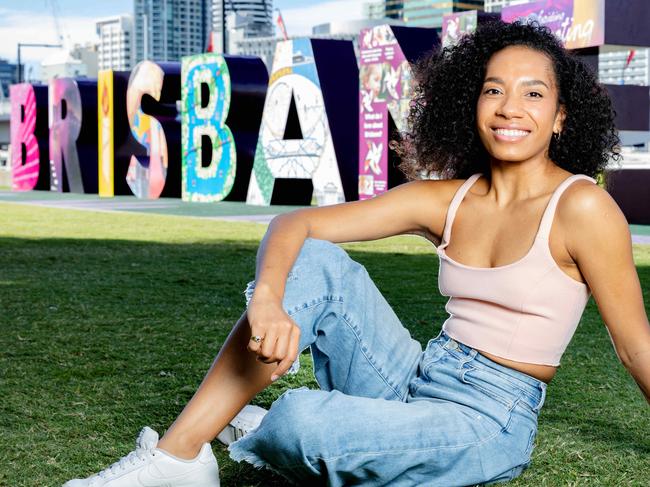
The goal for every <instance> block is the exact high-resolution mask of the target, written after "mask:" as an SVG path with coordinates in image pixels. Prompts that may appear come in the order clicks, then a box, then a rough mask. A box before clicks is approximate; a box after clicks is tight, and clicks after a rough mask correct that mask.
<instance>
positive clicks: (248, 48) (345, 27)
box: [232, 19, 404, 71]
mask: <svg viewBox="0 0 650 487" xmlns="http://www.w3.org/2000/svg"><path fill="white" fill-rule="evenodd" d="M386 23H388V24H391V25H404V22H401V21H398V20H389V21H387V19H362V20H348V21H338V22H328V23H326V24H320V25H316V26H314V27H312V33H311V35H309V36H290V37H289V39H299V38H305V37H310V38H312V39H340V40H347V41H352V45H353V46H354V53H355V55H356V57H357V60H358V59H359V42H358V39H359V31H361V30H362V29H367V28H369V27H374V26H375V25H383V24H386ZM282 40H283V39H282V38H279V37H258V38H250V39H239V40H237V41H236V42H234V44H233V45H232V46H233V49H232V54H240V55H247V56H258V57H260V58H262V61H264V64H265V65H266V68H267V69H268V70H269V71H271V68H272V66H273V56H274V55H275V45H276V44H277V43H278V42H279V41H282Z"/></svg>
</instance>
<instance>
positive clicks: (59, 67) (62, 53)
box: [40, 49, 88, 83]
mask: <svg viewBox="0 0 650 487" xmlns="http://www.w3.org/2000/svg"><path fill="white" fill-rule="evenodd" d="M87 73H88V68H87V66H86V65H85V64H84V63H83V62H82V61H81V59H75V58H73V57H72V56H71V55H70V52H69V51H66V50H65V49H59V50H57V51H55V52H54V53H53V54H51V55H50V56H48V57H47V58H45V60H44V61H43V62H42V63H41V71H40V78H41V80H42V81H44V82H45V83H47V82H48V80H50V79H52V78H79V77H85V76H87Z"/></svg>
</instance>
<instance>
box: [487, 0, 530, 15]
mask: <svg viewBox="0 0 650 487" xmlns="http://www.w3.org/2000/svg"><path fill="white" fill-rule="evenodd" d="M530 1H531V0H485V6H484V9H485V11H486V12H501V10H502V9H503V7H509V6H511V5H520V4H522V3H528V2H530Z"/></svg>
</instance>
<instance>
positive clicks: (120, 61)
mask: <svg viewBox="0 0 650 487" xmlns="http://www.w3.org/2000/svg"><path fill="white" fill-rule="evenodd" d="M95 26H96V30H97V37H99V49H98V56H97V64H98V68H99V69H114V70H129V69H131V68H132V67H133V66H134V62H133V60H134V59H135V49H134V47H133V16H131V15H118V16H115V17H107V18H105V19H100V20H98V21H97V22H96V23H95Z"/></svg>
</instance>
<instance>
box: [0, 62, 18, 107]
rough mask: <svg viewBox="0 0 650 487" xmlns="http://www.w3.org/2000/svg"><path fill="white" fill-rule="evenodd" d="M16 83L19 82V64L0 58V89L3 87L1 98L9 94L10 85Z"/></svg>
mask: <svg viewBox="0 0 650 487" xmlns="http://www.w3.org/2000/svg"><path fill="white" fill-rule="evenodd" d="M14 83H18V67H17V65H15V64H12V63H10V62H9V61H7V60H6V59H0V89H2V95H0V98H2V97H3V96H4V97H5V98H6V97H8V96H9V85H12V84H14Z"/></svg>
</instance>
